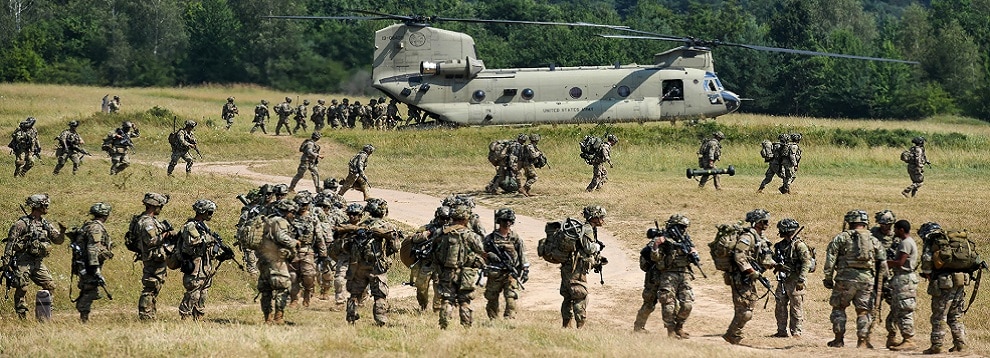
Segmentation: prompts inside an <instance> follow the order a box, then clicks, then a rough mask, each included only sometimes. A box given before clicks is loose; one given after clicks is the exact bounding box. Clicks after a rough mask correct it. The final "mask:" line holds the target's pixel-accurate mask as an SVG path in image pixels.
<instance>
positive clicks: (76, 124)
mask: <svg viewBox="0 0 990 358" xmlns="http://www.w3.org/2000/svg"><path fill="white" fill-rule="evenodd" d="M78 126H79V121H69V127H70V128H75V127H78Z"/></svg>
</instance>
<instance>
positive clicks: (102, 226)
mask: <svg viewBox="0 0 990 358" xmlns="http://www.w3.org/2000/svg"><path fill="white" fill-rule="evenodd" d="M112 209H113V208H112V207H111V206H110V204H106V203H96V204H93V206H91V207H90V208H89V213H90V214H91V215H93V219H92V220H90V221H87V222H85V223H83V224H82V227H81V228H80V232H79V237H77V238H75V240H74V241H75V242H73V243H72V244H73V245H77V246H76V247H73V248H72V249H73V251H77V250H78V251H79V254H81V257H79V258H78V260H79V262H78V265H79V271H78V272H74V274H78V275H79V283H78V285H77V287H79V297H77V298H76V311H78V312H79V320H80V321H82V322H83V323H86V322H88V321H89V312H90V311H91V310H92V307H93V301H95V300H98V299H100V298H101V297H100V286H105V285H106V280H105V279H104V278H103V272H102V269H103V262H105V261H106V260H109V259H112V258H113V252H112V251H110V249H111V248H112V247H113V242H112V240H110V234H109V233H108V232H107V228H106V222H107V218H109V217H110V211H111V210H112ZM73 261H75V260H73ZM76 265H77V263H76V262H73V267H76Z"/></svg>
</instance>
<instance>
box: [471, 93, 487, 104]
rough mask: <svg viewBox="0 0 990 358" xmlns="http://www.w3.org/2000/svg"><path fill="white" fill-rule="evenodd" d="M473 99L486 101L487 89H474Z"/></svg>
mask: <svg viewBox="0 0 990 358" xmlns="http://www.w3.org/2000/svg"><path fill="white" fill-rule="evenodd" d="M471 99H473V100H474V101H475V102H481V101H484V100H485V91H482V90H477V91H474V93H472V94H471Z"/></svg>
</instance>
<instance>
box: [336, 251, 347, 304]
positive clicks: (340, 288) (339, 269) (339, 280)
mask: <svg viewBox="0 0 990 358" xmlns="http://www.w3.org/2000/svg"><path fill="white" fill-rule="evenodd" d="M350 262H351V258H350V256H348V255H340V256H338V257H337V262H336V264H335V265H334V269H333V291H334V299H335V300H336V302H337V304H343V303H345V299H344V291H346V288H347V268H348V266H350Z"/></svg>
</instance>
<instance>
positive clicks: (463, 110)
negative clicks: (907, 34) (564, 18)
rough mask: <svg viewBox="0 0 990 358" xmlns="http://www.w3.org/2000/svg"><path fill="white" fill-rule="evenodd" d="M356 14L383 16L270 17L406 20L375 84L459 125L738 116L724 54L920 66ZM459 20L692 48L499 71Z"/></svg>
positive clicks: (382, 42) (379, 65) (392, 31)
mask: <svg viewBox="0 0 990 358" xmlns="http://www.w3.org/2000/svg"><path fill="white" fill-rule="evenodd" d="M353 12H356V13H361V14H366V15H374V16H372V17H362V16H267V17H268V18H280V19H335V20H393V21H399V22H400V23H397V24H393V25H391V26H388V27H385V28H383V29H381V30H378V31H377V32H375V54H374V61H373V71H372V86H373V87H374V88H376V89H378V90H380V91H382V92H384V93H386V94H387V95H388V96H389V97H390V98H393V99H395V100H397V101H399V102H402V103H405V104H406V105H409V106H411V107H416V108H420V109H422V110H423V111H425V112H426V113H427V114H428V115H430V116H432V117H434V118H436V119H438V120H439V121H441V122H446V123H452V124H457V125H469V126H470V125H513V124H541V123H618V122H652V121H671V122H673V121H677V120H683V119H700V118H715V117H718V116H721V115H725V114H728V113H732V112H734V111H736V110H737V109H739V106H740V98H739V96H737V95H736V94H735V93H732V92H730V91H728V90H726V89H725V88H724V87H722V83H721V82H720V81H719V79H718V76H716V75H715V68H714V62H713V60H712V54H711V48H712V47H714V46H735V47H743V48H749V49H754V50H762V51H774V52H786V53H796V54H804V55H818V56H832V57H843V58H852V59H862V60H872V61H889V62H902V63H916V62H911V61H903V60H895V59H886V58H876V57H865V56H853V55H843V54H833V53H824V52H813V51H804V50H794V49H785V48H776V47H766V46H756V45H745V44H734V43H728V42H721V41H701V40H698V39H694V38H689V37H675V36H667V35H660V34H655V33H650V32H645V31H638V30H634V29H630V28H628V27H625V26H612V25H600V24H591V23H562V22H537V21H514V20H483V19H456V18H442V17H421V16H400V15H390V14H383V13H377V12H371V11H363V10H353ZM450 21H457V22H471V23H496V24H517V25H558V26H576V27H594V28H601V29H605V30H612V31H622V32H631V33H635V34H636V35H600V36H602V37H607V38H625V39H646V40H663V41H675V42H682V43H684V45H683V46H680V47H677V48H674V49H671V50H668V51H665V52H662V53H659V54H656V55H655V56H654V64H653V65H616V66H580V67H553V66H550V67H541V68H507V69H489V68H486V67H485V64H484V61H482V60H481V59H480V58H479V57H478V55H477V53H475V45H474V39H473V38H471V36H469V35H467V34H464V33H461V32H455V31H449V30H444V29H439V28H435V27H432V26H431V23H436V22H450Z"/></svg>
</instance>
